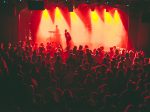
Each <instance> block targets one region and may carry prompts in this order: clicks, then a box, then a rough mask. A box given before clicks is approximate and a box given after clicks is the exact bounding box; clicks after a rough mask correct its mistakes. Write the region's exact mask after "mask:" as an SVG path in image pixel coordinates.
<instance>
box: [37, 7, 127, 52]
mask: <svg viewBox="0 0 150 112" xmlns="http://www.w3.org/2000/svg"><path fill="white" fill-rule="evenodd" d="M79 13H80V10H79V9H74V12H67V13H66V14H67V15H68V14H69V17H68V18H69V19H68V20H70V24H68V22H67V21H66V19H65V18H66V17H64V16H65V15H64V14H65V13H62V11H60V9H59V8H58V7H56V9H55V12H54V16H55V19H54V22H52V19H51V18H50V15H49V13H48V11H47V10H44V11H43V14H42V17H41V22H40V25H39V29H38V32H37V41H38V43H39V42H44V43H45V42H47V41H48V40H49V38H57V37H56V35H55V34H52V33H50V32H49V31H56V28H55V27H56V25H58V29H59V34H60V35H59V36H60V37H59V38H60V39H59V40H60V41H61V44H62V46H63V48H65V47H66V43H65V37H64V30H65V29H67V30H68V31H69V32H70V34H71V36H72V41H73V43H74V45H77V46H79V45H80V44H82V45H88V46H89V47H90V48H91V49H93V48H96V47H99V46H104V47H105V48H106V49H105V50H107V49H109V47H112V46H118V47H124V48H126V47H127V46H126V45H127V38H128V37H127V31H126V30H125V28H124V25H123V23H122V20H121V18H120V15H119V12H118V11H117V10H115V11H114V13H112V11H111V9H110V11H109V12H106V9H104V13H103V14H104V15H103V17H101V16H100V14H99V13H102V12H99V10H96V9H95V11H89V12H88V13H86V14H87V15H85V16H87V17H90V21H86V19H83V17H82V18H81V16H79ZM80 14H81V13H80ZM101 18H104V21H103V20H102V19H101ZM56 40H58V39H56Z"/></svg>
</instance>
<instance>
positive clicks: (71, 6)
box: [66, 1, 73, 12]
mask: <svg viewBox="0 0 150 112" xmlns="http://www.w3.org/2000/svg"><path fill="white" fill-rule="evenodd" d="M66 4H67V7H68V11H69V12H73V4H72V2H71V1H67V3H66Z"/></svg>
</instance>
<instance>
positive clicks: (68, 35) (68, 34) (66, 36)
mask: <svg viewBox="0 0 150 112" xmlns="http://www.w3.org/2000/svg"><path fill="white" fill-rule="evenodd" d="M65 38H66V46H67V47H66V49H67V50H69V49H70V47H71V35H70V33H69V32H68V31H67V29H65Z"/></svg>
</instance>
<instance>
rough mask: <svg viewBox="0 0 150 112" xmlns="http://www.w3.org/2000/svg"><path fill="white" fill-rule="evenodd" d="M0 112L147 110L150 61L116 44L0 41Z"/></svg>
mask: <svg viewBox="0 0 150 112" xmlns="http://www.w3.org/2000/svg"><path fill="white" fill-rule="evenodd" d="M0 112H150V59H149V58H147V57H146V56H145V54H144V52H143V51H135V50H127V49H120V48H117V47H116V46H113V47H111V48H110V50H109V51H105V50H104V47H103V46H100V47H99V48H95V49H94V50H91V49H89V47H88V46H87V45H85V46H82V45H80V46H78V47H77V46H74V47H73V49H67V50H64V49H62V48H61V46H60V45H59V46H57V47H54V46H53V44H52V43H47V45H44V44H40V45H39V46H38V45H37V44H36V43H34V44H31V43H30V42H18V43H15V44H12V43H8V44H6V45H4V44H3V43H1V46H0Z"/></svg>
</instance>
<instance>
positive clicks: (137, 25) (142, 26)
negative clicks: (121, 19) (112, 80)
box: [129, 9, 150, 56]
mask: <svg viewBox="0 0 150 112" xmlns="http://www.w3.org/2000/svg"><path fill="white" fill-rule="evenodd" d="M145 11H146V10H144V11H140V10H133V9H132V10H130V13H129V40H130V41H129V47H130V48H132V49H136V50H144V51H145V53H146V54H147V55H148V56H150V20H149V21H148V20H146V21H145V20H143V14H145V13H146V16H147V17H149V16H150V15H149V13H147V12H145Z"/></svg>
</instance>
